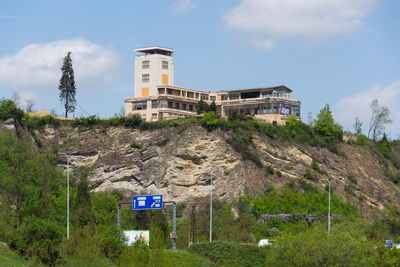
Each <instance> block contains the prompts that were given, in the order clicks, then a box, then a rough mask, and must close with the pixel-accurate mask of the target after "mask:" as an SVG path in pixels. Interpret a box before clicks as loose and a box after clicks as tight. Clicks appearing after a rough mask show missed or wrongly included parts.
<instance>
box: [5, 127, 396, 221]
mask: <svg viewBox="0 0 400 267" xmlns="http://www.w3.org/2000/svg"><path fill="white" fill-rule="evenodd" d="M10 125H11V123H10V122H8V123H7V125H6V126H3V128H12V127H11V126H10ZM231 135H232V133H231V132H229V131H222V130H214V131H212V132H209V131H207V130H206V129H204V128H203V127H201V126H195V125H193V126H190V127H186V128H176V127H165V128H162V129H157V130H139V129H132V128H125V127H95V128H82V127H81V128H79V127H72V126H66V125H64V126H60V127H57V128H54V127H52V126H46V127H45V128H44V129H42V130H36V131H34V136H35V140H36V142H37V143H38V144H39V145H40V146H41V147H42V149H43V150H44V151H47V152H49V153H56V152H65V153H68V154H70V164H71V167H72V169H74V168H77V167H80V166H86V167H89V169H90V183H91V185H92V186H93V188H94V189H93V190H94V191H96V192H99V191H106V190H118V191H121V192H122V193H123V194H124V195H126V196H129V195H132V194H139V193H140V194H142V193H146V194H147V193H149V194H150V193H161V194H163V195H164V198H165V199H167V200H175V201H178V202H185V201H187V200H192V199H195V200H196V199H202V198H205V197H207V196H208V195H209V193H210V189H211V185H210V183H211V179H212V180H213V184H214V191H213V192H214V196H215V197H216V198H218V199H221V200H224V201H229V202H232V201H234V200H235V199H237V198H238V197H239V196H240V195H242V194H243V193H246V192H252V193H256V194H263V193H264V192H265V190H266V189H267V188H268V187H269V186H271V185H272V186H275V187H278V188H279V187H281V186H283V185H284V184H286V183H288V182H291V181H292V182H295V183H298V184H302V185H303V186H304V185H313V186H315V187H318V188H321V189H322V188H325V187H326V185H327V180H328V179H332V180H333V182H332V188H333V191H334V192H335V193H336V194H339V195H340V196H341V197H342V198H344V199H347V200H350V201H352V202H353V203H355V204H357V205H358V206H359V207H360V209H361V213H362V215H363V216H364V217H371V216H374V215H375V214H376V212H377V211H379V210H381V209H383V208H384V207H385V206H386V205H389V204H391V205H399V204H400V194H399V190H398V187H397V186H396V185H395V184H393V183H392V182H391V181H389V180H388V178H386V177H385V175H384V171H385V169H387V168H388V166H387V164H386V163H385V162H384V160H383V159H382V156H381V155H379V153H377V152H376V151H375V150H373V149H371V148H369V147H366V146H356V145H350V144H347V143H342V144H340V145H339V153H338V154H336V153H332V152H330V151H329V150H327V149H325V148H319V147H313V146H308V145H301V144H296V143H290V142H284V141H277V140H275V139H274V140H273V139H270V138H268V137H267V136H265V135H262V134H257V133H254V134H253V145H254V147H253V148H252V153H256V154H258V155H259V157H260V159H261V162H262V163H263V165H264V166H271V167H272V168H271V169H272V170H273V173H272V172H271V173H270V174H267V175H266V174H265V169H264V168H263V167H258V166H257V165H255V164H254V163H253V162H252V161H248V160H243V158H242V156H241V155H240V154H239V153H238V152H237V151H236V150H235V149H234V148H233V147H232V146H231V144H229V142H227V140H228V139H230V137H231ZM59 160H60V164H61V165H63V166H64V167H65V166H66V164H67V162H66V159H65V157H64V156H61V155H60V156H59Z"/></svg>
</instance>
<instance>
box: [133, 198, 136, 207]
mask: <svg viewBox="0 0 400 267" xmlns="http://www.w3.org/2000/svg"><path fill="white" fill-rule="evenodd" d="M133 207H134V208H136V199H135V200H134V201H133Z"/></svg>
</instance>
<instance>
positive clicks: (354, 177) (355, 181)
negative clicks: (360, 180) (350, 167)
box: [347, 172, 357, 184]
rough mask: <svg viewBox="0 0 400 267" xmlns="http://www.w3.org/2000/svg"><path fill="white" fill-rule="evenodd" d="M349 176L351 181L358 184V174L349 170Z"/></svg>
mask: <svg viewBox="0 0 400 267" xmlns="http://www.w3.org/2000/svg"><path fill="white" fill-rule="evenodd" d="M347 178H348V179H349V181H350V182H352V183H353V184H357V175H355V174H354V173H352V172H349V173H348V174H347Z"/></svg>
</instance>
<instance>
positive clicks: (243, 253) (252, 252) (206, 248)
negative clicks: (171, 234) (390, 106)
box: [190, 241, 266, 267]
mask: <svg viewBox="0 0 400 267" xmlns="http://www.w3.org/2000/svg"><path fill="white" fill-rule="evenodd" d="M190 251H192V252H193V253H196V254H199V255H203V256H205V257H207V258H209V259H211V261H212V262H213V263H214V266H232V267H236V266H237V267H252V266H264V264H265V258H266V254H265V252H264V250H263V249H260V248H258V247H257V246H251V245H250V246H249V245H240V244H239V243H236V242H226V241H215V242H212V243H209V242H203V243H197V244H193V245H192V246H191V247H190Z"/></svg>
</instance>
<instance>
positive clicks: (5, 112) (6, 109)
mask: <svg viewBox="0 0 400 267" xmlns="http://www.w3.org/2000/svg"><path fill="white" fill-rule="evenodd" d="M23 116H24V112H23V111H22V110H21V109H19V108H18V107H17V105H16V104H15V103H14V102H13V101H12V100H9V99H2V100H0V120H6V119H10V118H14V119H16V120H18V121H20V120H21V119H22V117H23Z"/></svg>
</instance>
